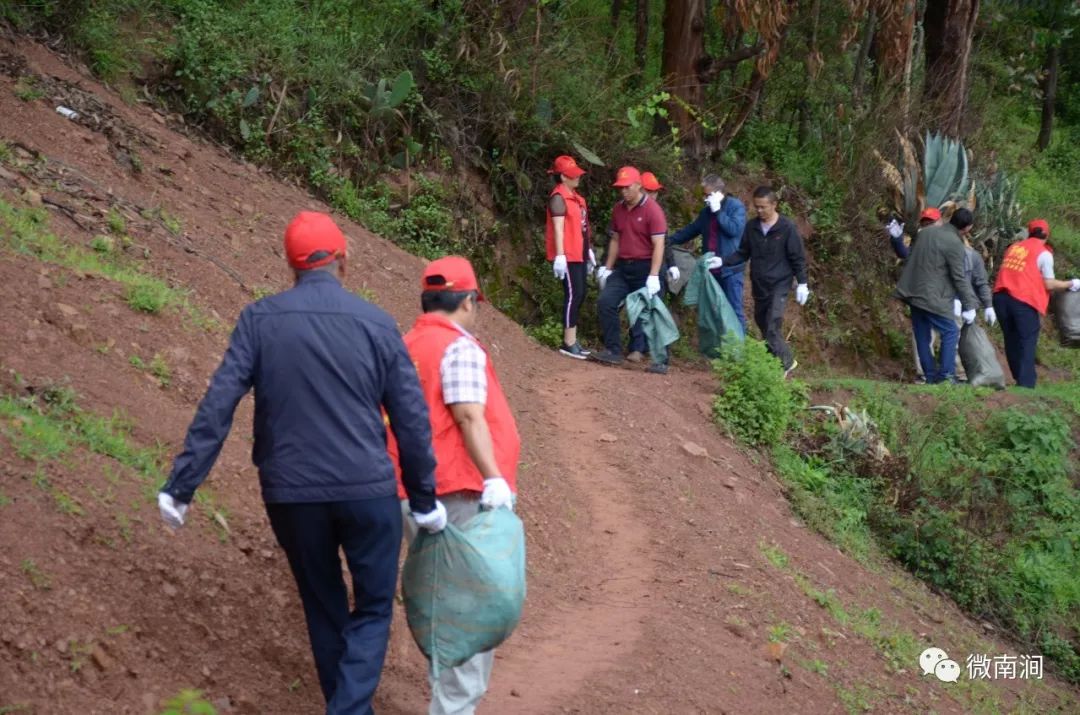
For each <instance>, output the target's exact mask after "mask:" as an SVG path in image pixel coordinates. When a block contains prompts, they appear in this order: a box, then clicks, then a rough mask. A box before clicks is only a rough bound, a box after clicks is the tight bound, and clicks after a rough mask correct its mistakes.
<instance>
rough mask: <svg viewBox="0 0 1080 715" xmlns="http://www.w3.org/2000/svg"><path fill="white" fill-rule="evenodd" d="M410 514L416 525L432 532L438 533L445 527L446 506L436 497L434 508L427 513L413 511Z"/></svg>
mask: <svg viewBox="0 0 1080 715" xmlns="http://www.w3.org/2000/svg"><path fill="white" fill-rule="evenodd" d="M412 516H413V519H416V525H417V526H419V527H420V528H421V529H425V530H427V531H428V532H430V533H432V534H438V533H439V532H440V531H442V530H443V529H445V528H446V507H444V506H443V503H442V502H441V501H439V500H438V499H436V500H435V508H434V509H432V510H431V511H429V512H428V513H427V514H417V513H416V512H413V515H412Z"/></svg>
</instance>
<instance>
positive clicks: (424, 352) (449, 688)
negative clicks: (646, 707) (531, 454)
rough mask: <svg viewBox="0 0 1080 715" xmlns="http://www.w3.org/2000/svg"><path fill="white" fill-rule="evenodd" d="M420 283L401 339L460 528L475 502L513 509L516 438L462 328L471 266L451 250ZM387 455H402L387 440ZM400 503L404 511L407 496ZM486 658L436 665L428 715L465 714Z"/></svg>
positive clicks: (485, 361) (490, 373)
mask: <svg viewBox="0 0 1080 715" xmlns="http://www.w3.org/2000/svg"><path fill="white" fill-rule="evenodd" d="M421 282H422V286H421V290H422V292H421V294H420V305H421V308H422V309H423V311H424V314H423V315H421V316H420V317H419V318H418V319H417V320H416V323H415V324H414V325H413V327H412V329H411V330H410V331H409V332H408V333H407V334H406V335H405V344H406V345H407V346H408V349H409V355H410V356H411V357H412V359H413V362H414V364H415V365H416V369H417V372H418V373H419V376H420V385H421V387H422V388H423V391H424V398H425V399H426V400H427V404H428V409H429V413H430V415H431V432H432V436H433V438H434V445H435V458H436V460H437V461H438V466H437V467H436V469H435V489H436V492H437V493H438V495H439V498H440V500H441V501H442V503H444V504H445V505H446V510H447V513H448V514H449V517H450V521H451V523H453V524H455V525H457V526H461V525H463V524H465V522H467V521H469V519H471V518H473V517H474V516H476V514H477V513H479V511H480V509H481V507H483V508H485V509H498V508H499V507H502V506H507V507H510V508H513V496H514V493H515V492H516V484H517V465H518V457H519V455H520V454H521V440H520V439H519V437H518V431H517V424H516V423H515V422H514V415H513V414H512V413H511V412H510V405H509V403H508V402H507V401H506V396H505V395H504V394H503V391H502V386H501V385H500V384H499V380H498V378H497V377H496V376H495V369H494V367H493V366H492V364H491V359H490V358H489V357H488V354H487V352H486V351H485V350H484V348H483V347H482V346H481V345H480V343H479V341H477V339H476V338H474V337H473V336H472V335H471V334H470V333H469V331H470V330H472V329H473V327H474V325H475V323H476V315H477V307H478V303H477V302H478V301H480V300H482V299H483V297H482V296H481V294H480V287H479V285H478V284H477V281H476V274H475V273H474V272H473V268H472V265H470V264H469V262H468V261H467V260H466V259H464V258H461V257H459V256H447V257H445V258H440V259H438V260H436V261H432V262H431V263H429V264H428V265H427V267H426V268H425V269H424V275H423V277H422V278H421ZM402 449H403V448H402ZM390 453H391V455H392V456H398V455H400V454H406V452H404V451H402V450H401V449H398V445H397V443H395V442H394V440H390ZM403 466H404V465H403ZM399 495H400V496H402V497H404V496H405V492H404V491H401V492H400V493H399ZM402 509H403V510H406V511H407V510H408V509H409V506H408V502H405V501H403V502H402ZM405 532H406V537H407V538H408V540H409V541H410V542H411V541H412V540H413V539H414V538H415V537H416V527H415V526H414V525H413V522H412V520H410V519H407V520H406V521H405ZM494 662H495V651H494V650H489V651H487V652H484V653H478V654H476V655H474V656H473V657H472V658H470V659H469V660H467V661H465V662H464V663H462V664H461V665H459V666H457V667H456V668H444V669H442V670H441V671H440V672H439V677H438V679H436V678H434V677H432V678H431V707H430V710H429V714H430V715H472V713H473V712H474V711H475V709H476V706H477V704H479V702H480V699H481V698H482V697H484V693H486V692H487V687H488V681H489V680H490V678H491V667H492V665H494Z"/></svg>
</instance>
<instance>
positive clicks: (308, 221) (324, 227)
mask: <svg viewBox="0 0 1080 715" xmlns="http://www.w3.org/2000/svg"><path fill="white" fill-rule="evenodd" d="M347 249H348V244H347V243H346V241H345V234H343V233H342V232H341V229H340V228H338V227H337V224H336V223H334V219H332V218H330V217H329V216H327V215H326V214H324V213H319V212H318V211H301V212H300V213H298V214H296V216H294V217H293V220H292V221H290V222H289V225H288V227H286V229H285V257H286V258H287V259H288V261H289V265H290V266H292V267H293V268H295V269H296V270H298V271H306V270H309V269H312V268H318V267H319V266H325V265H326V264H327V263H333V262H334V261H336V260H337V259H339V258H344V257H345V254H346V251H347Z"/></svg>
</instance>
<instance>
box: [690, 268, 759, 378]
mask: <svg viewBox="0 0 1080 715" xmlns="http://www.w3.org/2000/svg"><path fill="white" fill-rule="evenodd" d="M713 255H715V254H713V253H712V252H709V253H706V254H705V255H704V256H702V257H701V258H700V259H699V260H698V262H697V264H696V266H695V267H694V272H693V274H692V275H691V277H690V282H689V283H688V284H687V286H686V290H685V292H684V293H683V305H696V306H697V307H698V319H697V326H698V350H699V351H700V352H701V354H702V355H704V356H705V357H709V358H718V357H720V354H721V352H722V349H723V347H724V345H725V344H728V343H742V342H743V341H744V340H746V335H745V334H744V333H743V327H742V323H740V322H739V317H738V316H737V315H735V309H734V308H732V307H731V303H729V302H728V299H727V297H726V296H725V295H724V291H723V290H721V289H720V285H719V284H718V283H717V282H716V280H715V279H714V278H713V277H712V274H711V273H710V272H709V269H708V268H707V267H706V265H705V262H706V260H707V259H709V258H711V257H712V256H713Z"/></svg>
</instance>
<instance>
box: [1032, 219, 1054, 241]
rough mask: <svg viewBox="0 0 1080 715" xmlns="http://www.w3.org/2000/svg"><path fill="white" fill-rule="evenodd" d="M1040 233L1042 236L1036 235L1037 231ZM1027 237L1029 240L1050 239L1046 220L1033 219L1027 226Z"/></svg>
mask: <svg viewBox="0 0 1080 715" xmlns="http://www.w3.org/2000/svg"><path fill="white" fill-rule="evenodd" d="M1040 230H1041V231H1042V235H1041V236H1039V235H1038V234H1037V232H1038V231H1040ZM1028 237H1031V238H1050V224H1048V223H1047V222H1046V219H1043V218H1037V219H1033V220H1032V221H1031V222H1030V223H1029V224H1028Z"/></svg>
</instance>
